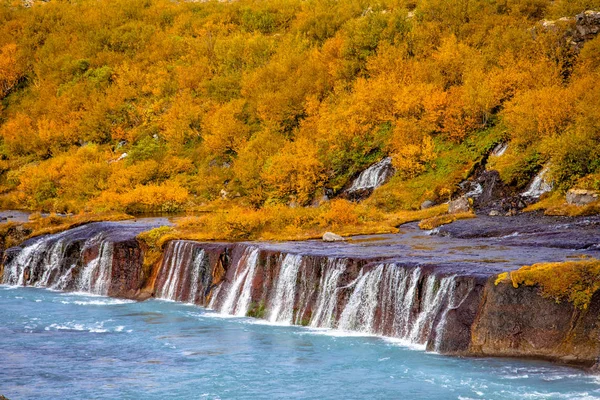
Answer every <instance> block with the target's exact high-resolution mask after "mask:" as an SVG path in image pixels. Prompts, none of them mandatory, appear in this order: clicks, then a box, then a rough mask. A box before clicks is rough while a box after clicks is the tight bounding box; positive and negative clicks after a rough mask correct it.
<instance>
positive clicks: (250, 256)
mask: <svg viewBox="0 0 600 400" xmlns="http://www.w3.org/2000/svg"><path fill="white" fill-rule="evenodd" d="M257 264H258V248H255V247H248V248H246V249H245V250H244V254H243V255H242V257H241V258H240V260H239V262H238V265H237V268H236V270H235V276H234V279H233V283H232V284H231V286H230V287H229V289H228V291H227V297H225V301H224V302H223V304H222V305H221V308H220V311H221V313H224V314H230V315H237V316H240V317H244V316H246V314H247V313H248V308H249V306H250V303H251V300H252V282H253V280H254V274H255V272H256V265H257ZM215 298H216V296H215Z"/></svg>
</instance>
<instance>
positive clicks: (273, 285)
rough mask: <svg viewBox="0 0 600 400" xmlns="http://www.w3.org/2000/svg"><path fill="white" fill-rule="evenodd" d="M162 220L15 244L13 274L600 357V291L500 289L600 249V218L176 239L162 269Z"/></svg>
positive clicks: (527, 352) (485, 346)
mask: <svg viewBox="0 0 600 400" xmlns="http://www.w3.org/2000/svg"><path fill="white" fill-rule="evenodd" d="M157 225H160V223H159V222H157V221H154V222H144V221H140V222H137V223H130V222H118V223H95V224H89V225H85V226H82V227H79V228H75V229H72V230H70V231H67V232H64V233H62V234H57V235H50V236H47V237H41V238H36V239H32V240H31V241H28V242H26V243H24V244H23V246H21V247H20V248H13V249H9V250H8V251H7V253H6V257H5V262H4V274H3V282H4V283H7V284H13V285H31V286H41V287H50V288H55V289H59V290H66V291H72V290H77V291H86V292H91V293H97V294H105V295H109V296H114V297H126V298H134V299H138V300H143V299H145V298H148V297H150V296H154V297H159V298H163V299H168V300H175V301H181V302H187V303H192V304H197V305H202V306H207V307H210V308H212V309H215V310H217V311H219V312H221V313H223V314H233V315H239V316H253V317H257V318H263V319H266V320H268V321H271V322H275V323H289V324H297V325H310V326H313V327H323V328H334V329H341V330H350V331H358V332H362V333H368V334H376V335H384V336H391V337H395V338H399V339H402V340H405V341H407V342H410V343H412V344H415V345H418V346H423V347H424V348H427V349H429V350H432V351H438V352H441V353H445V354H457V355H486V356H518V357H541V358H548V359H554V360H558V361H561V362H570V363H575V364H580V365H585V366H591V365H592V364H593V360H595V359H596V358H598V357H599V356H600V346H599V344H600V330H599V328H598V315H599V313H600V297H598V295H596V296H594V298H593V300H592V303H591V305H590V307H589V309H588V310H586V312H582V311H581V310H578V309H575V308H574V307H573V306H572V305H571V304H570V303H567V302H563V303H556V302H555V301H554V300H552V299H548V298H545V297H543V296H542V295H541V294H540V293H539V291H538V289H537V288H536V287H519V288H513V287H512V285H510V284H501V285H495V282H494V281H495V278H496V276H497V275H498V274H499V273H500V272H505V271H510V270H514V269H517V268H519V267H520V266H522V265H529V264H533V263H537V262H551V261H553V262H555V261H563V260H569V259H571V258H572V257H574V256H580V255H585V256H590V257H597V258H600V247H598V240H599V239H598V233H599V232H600V229H599V227H600V217H588V218H560V217H543V216H540V215H535V214H521V215H518V216H514V217H480V218H477V219H471V220H461V221H457V222H455V223H453V224H450V225H447V226H442V227H440V228H438V229H436V230H434V231H430V232H425V231H421V230H420V229H419V228H418V226H417V224H416V223H411V224H406V225H403V226H401V230H402V232H401V233H400V234H395V235H373V236H356V237H353V238H349V239H348V240H346V241H344V242H332V243H323V242H322V241H321V240H311V241H304V242H279V243H273V242H268V243H257V242H240V243H200V242H193V241H172V242H169V243H168V244H167V246H166V247H165V250H164V253H163V255H162V259H161V260H160V261H159V262H158V263H157V264H156V265H155V266H154V267H153V269H152V270H151V271H146V270H144V268H143V255H144V254H143V252H144V247H143V246H142V245H141V244H140V243H139V242H138V241H137V240H136V239H135V237H136V236H137V234H139V233H140V232H141V231H143V230H147V229H150V228H152V227H155V226H157Z"/></svg>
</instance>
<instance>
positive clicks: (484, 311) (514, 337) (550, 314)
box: [468, 282, 600, 367]
mask: <svg viewBox="0 0 600 400" xmlns="http://www.w3.org/2000/svg"><path fill="white" fill-rule="evenodd" d="M599 316H600V293H596V295H595V296H594V297H593V299H592V302H591V304H590V307H589V308H588V309H586V310H580V309H578V308H575V307H574V306H573V305H572V304H570V303H566V302H563V303H556V302H555V301H554V300H552V299H548V298H544V297H542V296H541V295H540V293H539V291H538V289H537V288H535V287H526V286H521V287H519V288H514V287H512V285H510V284H506V283H503V284H499V285H497V286H496V285H494V283H492V282H489V283H488V285H487V286H486V288H485V291H484V295H483V298H482V299H481V311H480V313H479V315H478V316H477V319H476V321H475V323H474V324H473V326H472V342H471V345H470V348H469V351H468V353H469V354H475V355H482V356H484V355H494V356H508V357H535V358H548V359H553V360H559V361H563V362H567V363H573V364H580V365H582V366H587V367H592V366H594V365H595V364H596V363H597V362H598V357H600V319H599Z"/></svg>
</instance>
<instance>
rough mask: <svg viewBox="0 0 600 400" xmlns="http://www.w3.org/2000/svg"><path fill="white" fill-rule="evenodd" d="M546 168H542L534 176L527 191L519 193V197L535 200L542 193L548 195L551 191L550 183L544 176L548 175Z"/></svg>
mask: <svg viewBox="0 0 600 400" xmlns="http://www.w3.org/2000/svg"><path fill="white" fill-rule="evenodd" d="M548 170H549V169H548V167H544V169H542V170H541V171H540V172H539V173H538V174H537V175H536V176H535V178H533V181H531V183H530V184H529V186H528V187H527V190H526V191H525V192H523V193H521V197H525V198H530V199H537V198H539V197H540V196H541V195H543V194H544V193H548V192H549V191H551V190H552V187H553V185H552V182H548V181H547V180H546V174H547V173H548Z"/></svg>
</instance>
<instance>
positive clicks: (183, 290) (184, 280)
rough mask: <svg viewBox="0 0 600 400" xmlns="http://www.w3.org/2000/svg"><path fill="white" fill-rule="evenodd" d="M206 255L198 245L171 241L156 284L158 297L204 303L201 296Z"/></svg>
mask: <svg viewBox="0 0 600 400" xmlns="http://www.w3.org/2000/svg"><path fill="white" fill-rule="evenodd" d="M205 262H206V253H205V252H204V250H203V249H201V248H200V247H199V246H198V244H197V243H194V242H191V241H184V240H176V241H173V242H169V244H168V245H167V248H166V249H165V255H164V257H163V262H162V264H161V267H160V273H159V275H158V278H157V281H156V297H158V298H161V299H165V300H173V301H182V302H188V303H197V302H200V303H202V301H203V298H202V297H201V296H199V295H201V293H198V292H199V291H201V286H203V285H201V283H203V282H202V281H203V278H204V276H203V275H204V274H203V272H204V270H205V268H204V264H205Z"/></svg>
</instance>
